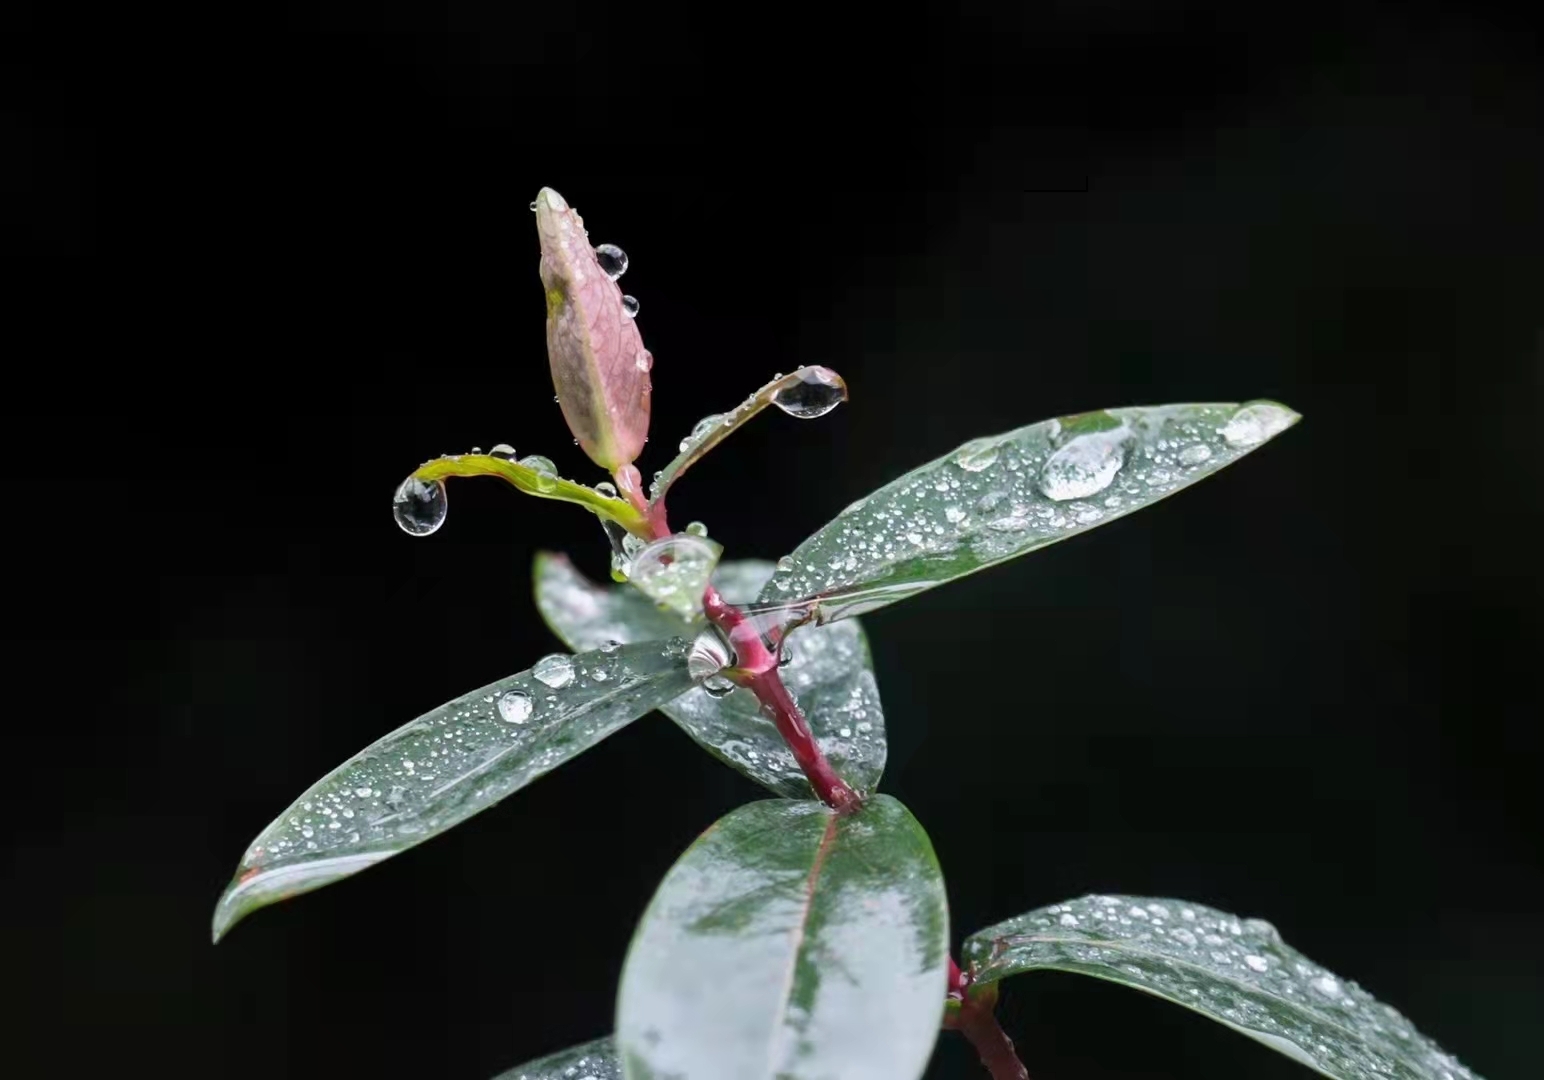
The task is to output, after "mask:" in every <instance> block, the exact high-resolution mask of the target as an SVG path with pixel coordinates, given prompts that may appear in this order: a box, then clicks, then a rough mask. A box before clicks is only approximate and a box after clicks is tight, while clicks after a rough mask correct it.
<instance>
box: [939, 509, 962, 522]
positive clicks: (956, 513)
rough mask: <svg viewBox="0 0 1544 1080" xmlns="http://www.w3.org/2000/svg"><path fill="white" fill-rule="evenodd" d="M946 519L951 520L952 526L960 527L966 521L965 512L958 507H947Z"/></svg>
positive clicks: (945, 511) (945, 510)
mask: <svg viewBox="0 0 1544 1080" xmlns="http://www.w3.org/2000/svg"><path fill="white" fill-rule="evenodd" d="M944 517H945V518H947V519H948V520H949V524H950V525H958V524H959V523H960V522H962V521H964V520H965V511H963V510H961V509H960V508H959V507H958V506H946V507H944Z"/></svg>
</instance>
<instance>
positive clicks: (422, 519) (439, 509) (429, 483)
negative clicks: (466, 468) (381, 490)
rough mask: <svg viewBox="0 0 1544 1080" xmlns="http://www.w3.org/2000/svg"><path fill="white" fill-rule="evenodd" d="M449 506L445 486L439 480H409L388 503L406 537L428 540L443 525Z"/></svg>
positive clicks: (411, 477) (412, 477)
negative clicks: (420, 537)
mask: <svg viewBox="0 0 1544 1080" xmlns="http://www.w3.org/2000/svg"><path fill="white" fill-rule="evenodd" d="M448 509H449V503H448V502H447V501H446V498H445V484H444V482H443V481H440V480H420V479H418V477H416V476H409V477H408V478H407V479H406V480H404V481H402V483H401V484H400V485H398V487H397V493H396V495H395V496H393V498H392V501H391V512H392V515H393V516H394V517H395V518H396V519H397V524H398V525H400V526H402V531H403V532H405V533H407V534H408V535H409V536H428V535H429V534H430V533H432V532H434V531H435V530H436V529H438V528H439V527H440V526H441V525H443V524H445V514H446V511H447V510H448Z"/></svg>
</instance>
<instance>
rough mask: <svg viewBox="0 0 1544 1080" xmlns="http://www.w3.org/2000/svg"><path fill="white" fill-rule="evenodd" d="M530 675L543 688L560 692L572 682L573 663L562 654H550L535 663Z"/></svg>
mask: <svg viewBox="0 0 1544 1080" xmlns="http://www.w3.org/2000/svg"><path fill="white" fill-rule="evenodd" d="M531 674H532V675H533V676H534V677H535V678H536V681H537V682H539V683H541V684H542V685H543V686H550V687H552V689H554V690H561V689H563V687H565V686H567V685H568V684H569V683H571V682H573V681H574V661H573V659H572V658H571V657H569V656H566V655H565V654H563V653H552V654H550V655H548V656H544V657H542V658H541V659H540V660H538V661H536V666H535V667H533V668H531Z"/></svg>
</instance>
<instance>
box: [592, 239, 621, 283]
mask: <svg viewBox="0 0 1544 1080" xmlns="http://www.w3.org/2000/svg"><path fill="white" fill-rule="evenodd" d="M595 261H596V262H598V263H600V268H601V270H602V271H604V272H605V274H606V276H607V277H608V278H610V279H611V280H612V281H615V280H616V279H617V278H619V277H621V276H622V275H623V274H625V273H627V252H625V251H623V250H622V249H621V248H619V247H617V246H616V245H615V244H602V245H601V246H600V247H598V248H596V249H595Z"/></svg>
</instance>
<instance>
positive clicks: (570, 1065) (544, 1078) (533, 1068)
mask: <svg viewBox="0 0 1544 1080" xmlns="http://www.w3.org/2000/svg"><path fill="white" fill-rule="evenodd" d="M493 1080H622V1065H621V1063H620V1062H619V1061H618V1060H617V1048H616V1040H614V1039H613V1038H612V1037H611V1036H610V1035H607V1036H606V1037H605V1038H604V1039H595V1040H594V1041H592V1042H587V1043H584V1044H583V1045H581V1046H573V1047H570V1048H569V1049H567V1050H560V1051H558V1052H557V1053H556V1054H549V1055H548V1056H546V1057H544V1058H542V1059H541V1060H540V1061H530V1062H527V1063H526V1064H524V1065H519V1066H516V1067H515V1068H513V1069H508V1070H506V1071H504V1072H501V1073H499V1075H498V1076H496V1077H494V1078H493Z"/></svg>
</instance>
